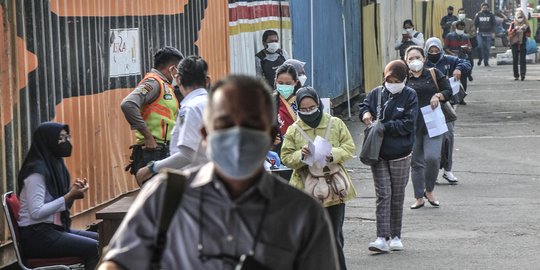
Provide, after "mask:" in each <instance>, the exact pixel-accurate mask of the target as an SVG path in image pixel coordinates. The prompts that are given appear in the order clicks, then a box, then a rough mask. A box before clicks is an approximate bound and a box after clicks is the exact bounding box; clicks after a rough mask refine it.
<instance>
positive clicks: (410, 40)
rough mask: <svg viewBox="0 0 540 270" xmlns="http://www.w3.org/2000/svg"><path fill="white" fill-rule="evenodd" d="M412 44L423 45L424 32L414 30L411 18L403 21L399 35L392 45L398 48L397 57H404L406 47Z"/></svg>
mask: <svg viewBox="0 0 540 270" xmlns="http://www.w3.org/2000/svg"><path fill="white" fill-rule="evenodd" d="M414 45H416V46H420V47H422V46H424V34H422V33H421V32H418V31H416V29H414V24H413V22H412V20H410V19H408V20H405V21H403V29H402V30H401V35H400V36H399V37H398V38H397V40H396V44H395V46H394V47H395V49H396V50H399V57H400V58H401V59H404V57H405V51H406V50H407V48H409V47H410V46H414Z"/></svg>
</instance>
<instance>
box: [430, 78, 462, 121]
mask: <svg viewBox="0 0 540 270" xmlns="http://www.w3.org/2000/svg"><path fill="white" fill-rule="evenodd" d="M429 73H431V78H432V79H433V82H434V83H435V87H436V88H437V92H441V89H439V83H437V75H435V68H430V69H429ZM439 104H441V110H442V112H443V114H444V118H445V119H446V123H448V122H454V121H456V120H457V114H456V111H455V110H454V107H452V105H451V104H450V102H446V101H443V102H439Z"/></svg>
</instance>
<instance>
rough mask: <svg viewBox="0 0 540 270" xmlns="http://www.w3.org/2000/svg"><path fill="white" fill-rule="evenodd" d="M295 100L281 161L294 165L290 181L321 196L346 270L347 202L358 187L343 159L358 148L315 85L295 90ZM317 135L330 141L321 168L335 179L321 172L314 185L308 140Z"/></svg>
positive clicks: (346, 158)
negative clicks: (325, 107)
mask: <svg viewBox="0 0 540 270" xmlns="http://www.w3.org/2000/svg"><path fill="white" fill-rule="evenodd" d="M296 103H297V104H298V116H299V118H300V119H299V120H297V121H296V122H295V123H294V124H292V125H291V126H290V127H289V128H288V129H287V133H285V140H284V141H283V147H282V148H281V162H283V164H285V166H287V167H289V168H291V169H294V171H293V175H292V177H291V180H290V184H291V185H292V186H295V187H297V188H299V189H301V190H304V191H306V192H307V193H308V194H310V195H312V196H313V197H316V199H319V201H321V203H322V204H323V206H324V207H325V208H326V210H327V211H328V214H329V216H330V220H331V222H332V227H333V230H334V235H335V238H336V242H337V243H336V247H337V251H338V258H339V262H340V269H344V270H345V269H347V268H346V265H345V256H344V253H343V244H344V237H343V221H344V218H345V202H346V201H347V200H350V199H353V198H355V197H356V190H355V189H354V186H353V183H352V181H351V177H350V176H349V174H348V173H347V170H345V167H344V166H343V163H345V161H346V160H348V159H351V158H352V155H353V152H354V148H355V147H354V141H353V139H352V136H351V133H350V132H349V130H348V129H347V126H346V125H345V123H343V121H341V119H339V118H336V117H332V116H331V115H329V114H327V113H324V112H323V105H322V103H321V100H320V98H319V95H317V92H316V91H315V89H313V88H312V87H303V88H300V89H299V90H298V92H297V93H296ZM317 136H320V137H323V138H324V139H326V140H327V141H328V143H329V144H330V148H331V152H330V155H329V156H326V165H325V166H323V167H324V168H323V169H322V171H323V172H324V171H325V170H326V169H329V171H328V172H329V173H330V179H332V181H330V182H329V181H320V180H321V179H320V176H318V179H319V182H318V183H319V185H316V186H315V187H312V186H310V184H308V182H307V178H312V179H313V176H312V169H314V168H313V167H314V166H315V164H313V166H308V165H307V164H306V161H307V159H308V158H311V157H313V156H314V155H315V153H311V152H310V150H309V147H308V141H314V140H315V138H316V137H317ZM308 137H309V138H308ZM308 139H309V140H308ZM315 151H317V150H315ZM332 168H334V169H337V171H338V172H336V173H335V174H336V175H340V176H339V178H340V179H337V178H334V177H333V176H332V175H334V174H332V171H334V170H333V169H332ZM336 177H338V176H336ZM338 181H339V184H338ZM321 182H324V183H325V184H328V186H330V185H331V186H332V187H328V186H327V187H324V184H320V183H321ZM342 184H345V186H346V188H345V190H343V189H341V188H339V189H338V188H337V186H338V185H340V186H342ZM315 190H318V191H326V193H325V192H322V193H325V194H324V195H323V197H324V198H321V197H320V196H318V194H319V195H320V193H318V194H315V192H316V191H315ZM336 191H341V192H336Z"/></svg>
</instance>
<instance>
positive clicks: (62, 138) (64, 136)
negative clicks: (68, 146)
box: [58, 134, 71, 142]
mask: <svg viewBox="0 0 540 270" xmlns="http://www.w3.org/2000/svg"><path fill="white" fill-rule="evenodd" d="M70 140H71V135H69V134H60V136H58V142H65V141H70Z"/></svg>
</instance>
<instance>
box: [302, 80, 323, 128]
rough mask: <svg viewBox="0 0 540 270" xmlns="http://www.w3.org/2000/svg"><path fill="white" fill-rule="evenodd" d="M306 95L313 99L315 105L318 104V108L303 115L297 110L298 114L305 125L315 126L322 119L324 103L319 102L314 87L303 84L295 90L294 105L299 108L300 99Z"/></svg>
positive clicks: (319, 99)
mask: <svg viewBox="0 0 540 270" xmlns="http://www.w3.org/2000/svg"><path fill="white" fill-rule="evenodd" d="M306 97H310V98H312V99H313V100H315V102H317V105H319V109H318V110H317V111H316V112H315V113H314V114H312V115H305V114H302V112H300V111H298V116H299V117H300V119H302V121H303V122H304V123H306V125H308V126H310V127H311V128H317V127H318V126H319V124H320V123H321V120H322V116H323V109H324V105H323V103H322V102H321V98H319V95H318V94H317V91H315V89H314V88H313V87H311V86H305V87H302V88H300V89H298V92H296V106H297V108H298V109H300V102H302V99H304V98H306Z"/></svg>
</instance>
